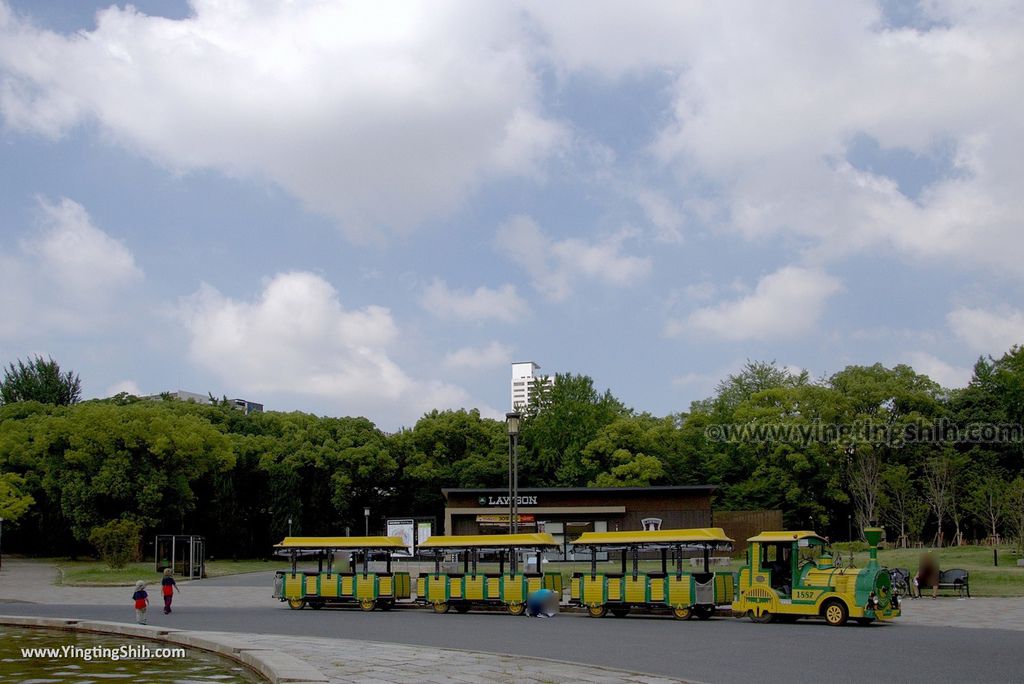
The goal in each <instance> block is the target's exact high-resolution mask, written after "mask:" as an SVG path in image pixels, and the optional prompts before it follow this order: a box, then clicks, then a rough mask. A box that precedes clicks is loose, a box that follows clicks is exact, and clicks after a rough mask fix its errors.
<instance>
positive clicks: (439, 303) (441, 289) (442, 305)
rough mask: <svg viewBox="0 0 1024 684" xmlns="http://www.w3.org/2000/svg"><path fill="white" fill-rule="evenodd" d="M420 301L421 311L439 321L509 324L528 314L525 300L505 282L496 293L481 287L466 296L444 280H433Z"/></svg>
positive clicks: (513, 287)
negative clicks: (503, 322) (495, 321)
mask: <svg viewBox="0 0 1024 684" xmlns="http://www.w3.org/2000/svg"><path fill="white" fill-rule="evenodd" d="M420 301H421V303H422V305H423V308H425V309H426V310H427V311H429V312H430V313H432V314H434V315H435V316H437V317H438V318H449V319H450V318H456V319H463V320H471V321H482V320H487V319H495V320H499V321H505V322H507V323H512V322H514V321H516V320H519V319H521V318H523V316H525V315H526V314H528V313H529V307H527V305H526V301H524V300H523V298H522V297H520V296H519V295H518V294H517V293H516V288H515V286H514V285H511V284H507V283H506V284H505V285H502V286H501V287H500V288H498V289H496V290H495V289H491V288H489V287H484V286H480V287H478V288H476V290H474V291H473V292H469V293H467V292H462V291H459V290H451V289H449V288H448V285H447V284H446V283H445V282H444V281H443V280H435V281H434V282H432V283H431V284H430V285H429V286H428V287H427V289H426V290H425V291H424V293H423V297H422V299H421V300H420Z"/></svg>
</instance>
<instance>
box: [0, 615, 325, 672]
mask: <svg viewBox="0 0 1024 684" xmlns="http://www.w3.org/2000/svg"><path fill="white" fill-rule="evenodd" d="M0 625H7V626H11V627H28V628H35V629H58V630H64V631H69V632H87V633H94V634H113V635H120V636H126V637H134V638H140V639H148V640H150V641H158V642H162V643H168V644H174V645H177V646H186V647H189V648H196V649H199V650H202V651H209V652H210V653H215V654H216V655H219V656H221V657H223V658H227V659H228V660H231V661H234V662H236V663H239V664H241V665H244V666H245V667H246V668H248V669H249V670H251V671H253V672H255V673H256V674H258V675H260V676H261V677H263V678H264V679H265V680H267V681H269V682H271V684H326V683H327V682H329V681H330V680H329V679H328V678H327V677H326V676H325V675H324V674H323V673H321V672H320V671H319V670H317V669H316V668H315V667H313V666H311V665H309V664H308V663H306V662H305V661H303V660H300V659H299V658H296V657H295V656H292V655H288V654H287V653H282V652H280V651H276V650H272V649H268V648H261V647H258V646H250V645H247V644H246V643H245V640H244V639H243V638H240V637H239V636H238V635H233V634H230V633H220V632H197V631H191V630H185V629H175V628H168V627H149V626H146V625H133V624H125V623H120V622H103V621H99V620H76V619H73V618H41V617H22V616H16V615H0Z"/></svg>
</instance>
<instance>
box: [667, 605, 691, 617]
mask: <svg viewBox="0 0 1024 684" xmlns="http://www.w3.org/2000/svg"><path fill="white" fill-rule="evenodd" d="M672 615H674V616H675V618H676V620H689V619H690V618H691V617H692V616H693V611H692V610H691V609H690V606H676V607H675V608H673V609H672Z"/></svg>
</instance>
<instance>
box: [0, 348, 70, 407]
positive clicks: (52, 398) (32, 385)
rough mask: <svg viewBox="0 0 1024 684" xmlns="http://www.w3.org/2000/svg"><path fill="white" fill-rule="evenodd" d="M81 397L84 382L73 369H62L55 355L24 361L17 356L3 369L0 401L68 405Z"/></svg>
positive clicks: (4, 402) (6, 402)
mask: <svg viewBox="0 0 1024 684" xmlns="http://www.w3.org/2000/svg"><path fill="white" fill-rule="evenodd" d="M81 398H82V382H81V381H80V380H79V379H78V375H77V374H76V373H74V372H73V371H67V372H66V373H64V372H61V369H60V365H59V364H58V363H57V362H56V361H54V360H53V359H52V358H48V359H43V357H41V356H37V357H35V358H33V359H31V360H30V361H29V362H28V363H25V362H24V361H22V360H21V359H18V362H17V365H15V364H13V363H11V364H9V365H8V366H7V369H6V370H5V371H4V379H3V382H2V383H0V403H3V404H13V403H15V402H19V401H38V402H39V403H41V404H55V405H57V406H69V405H71V404H75V403H78V402H79V401H80V400H81Z"/></svg>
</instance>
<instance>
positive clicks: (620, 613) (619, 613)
mask: <svg viewBox="0 0 1024 684" xmlns="http://www.w3.org/2000/svg"><path fill="white" fill-rule="evenodd" d="M612 615H614V616H615V617H626V616H627V615H629V608H612Z"/></svg>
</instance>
